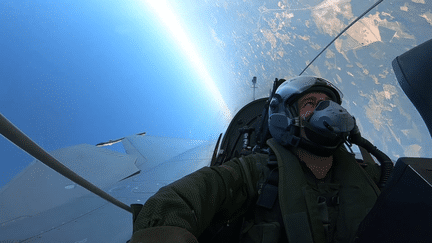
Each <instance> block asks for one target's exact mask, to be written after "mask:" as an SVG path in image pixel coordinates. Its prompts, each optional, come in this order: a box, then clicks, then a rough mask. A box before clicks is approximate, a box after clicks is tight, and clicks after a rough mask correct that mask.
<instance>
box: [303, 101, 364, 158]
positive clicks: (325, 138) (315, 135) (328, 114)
mask: <svg viewBox="0 0 432 243" xmlns="http://www.w3.org/2000/svg"><path fill="white" fill-rule="evenodd" d="M302 126H303V127H304V131H305V135H306V137H307V139H308V140H309V141H310V142H312V143H310V142H309V141H304V143H303V146H302V145H300V146H301V147H308V148H311V146H313V144H315V145H318V146H313V147H321V148H320V149H318V150H316V148H315V149H313V150H312V151H311V152H312V153H317V155H321V156H326V155H330V154H332V152H334V151H335V150H336V148H337V147H338V146H339V145H340V144H341V143H343V142H345V141H347V139H348V136H349V135H350V132H351V131H352V130H353V129H354V127H355V126H356V122H355V118H354V117H353V116H351V114H349V112H348V111H347V110H346V109H345V108H343V107H342V106H341V105H339V104H338V103H336V102H334V101H331V100H326V101H322V102H320V103H319V104H318V105H317V107H316V108H315V110H314V112H313V114H312V115H310V116H309V117H307V118H306V119H305V120H303V121H302ZM305 143H306V144H305ZM308 150H309V149H308ZM324 151H325V152H324Z"/></svg>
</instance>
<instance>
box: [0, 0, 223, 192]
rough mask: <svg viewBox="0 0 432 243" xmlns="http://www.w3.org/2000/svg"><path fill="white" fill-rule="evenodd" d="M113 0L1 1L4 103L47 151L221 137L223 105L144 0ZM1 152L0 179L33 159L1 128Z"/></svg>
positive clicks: (0, 100) (0, 95)
mask: <svg viewBox="0 0 432 243" xmlns="http://www.w3.org/2000/svg"><path fill="white" fill-rule="evenodd" d="M106 3H107V4H102V3H93V2H90V1H80V2H79V3H75V2H74V1H70V2H69V3H68V2H62V3H59V4H57V3H45V2H44V1H39V2H38V1H36V2H30V3H22V4H20V3H0V12H1V14H0V22H1V23H2V24H1V27H0V50H1V53H2V55H0V62H1V65H0V77H1V80H0V82H1V86H2V88H1V89H0V112H1V113H2V114H3V115H4V116H5V117H6V118H8V119H9V120H10V121H11V122H13V123H14V124H15V125H16V126H17V127H18V128H20V129H21V130H22V131H23V132H24V133H26V134H27V135H28V136H29V137H30V138H32V139H33V140H34V141H35V142H36V143H38V144H39V145H41V146H42V147H43V148H45V149H46V150H48V151H52V150H55V149H58V148H62V147H66V146H71V145H76V144H81V143H87V144H97V143H99V142H104V141H108V140H110V139H117V138H121V137H124V136H128V135H132V134H135V133H140V132H147V134H148V135H154V136H168V137H180V138H194V139H215V138H216V136H217V135H218V134H219V133H221V132H222V131H223V126H224V125H225V124H224V122H223V119H222V118H223V114H222V113H223V112H222V111H221V107H220V106H219V105H218V104H217V102H216V100H215V99H214V97H213V94H212V93H211V92H209V91H208V89H207V88H206V87H205V86H206V85H205V82H202V75H200V72H197V70H196V68H195V66H194V65H193V64H192V63H191V61H190V60H189V59H188V57H187V55H185V53H184V52H183V51H182V47H180V46H179V45H178V44H177V42H176V37H175V36H172V33H170V32H169V30H168V29H167V28H166V26H164V25H163V23H162V22H161V21H159V19H158V18H159V16H157V15H156V14H154V13H152V11H149V10H150V8H147V7H146V6H145V5H143V4H139V5H138V4H136V3H133V2H132V3H129V4H125V3H122V4H118V3H116V2H115V1H113V2H106ZM197 48H198V47H197ZM205 57H206V56H205ZM206 61H207V60H206ZM213 71H214V70H213ZM210 75H212V74H211V73H210ZM0 160H1V163H0V171H1V172H0V178H1V179H0V187H1V186H3V185H4V184H5V183H7V182H8V181H9V180H10V179H11V178H13V176H15V175H16V174H17V173H18V172H19V171H21V170H22V169H23V168H24V167H25V166H27V165H28V164H29V163H30V162H32V161H33V159H32V157H31V156H29V155H27V154H26V153H25V152H23V151H21V150H20V149H19V148H17V147H16V146H15V145H13V144H11V143H10V142H9V141H7V140H6V139H5V138H4V137H1V138H0Z"/></svg>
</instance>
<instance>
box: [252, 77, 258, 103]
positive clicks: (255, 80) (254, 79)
mask: <svg viewBox="0 0 432 243" xmlns="http://www.w3.org/2000/svg"><path fill="white" fill-rule="evenodd" d="M256 82H257V77H253V78H252V84H253V86H252V89H253V100H255V89H257V88H258V87H256V86H255V85H256Z"/></svg>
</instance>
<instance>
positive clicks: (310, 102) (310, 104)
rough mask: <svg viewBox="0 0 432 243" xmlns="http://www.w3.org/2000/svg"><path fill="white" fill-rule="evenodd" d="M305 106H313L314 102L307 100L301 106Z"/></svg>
mask: <svg viewBox="0 0 432 243" xmlns="http://www.w3.org/2000/svg"><path fill="white" fill-rule="evenodd" d="M306 106H315V103H314V102H312V101H308V102H306V103H304V104H303V107H306Z"/></svg>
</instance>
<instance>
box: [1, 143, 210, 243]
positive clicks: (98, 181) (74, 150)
mask: <svg viewBox="0 0 432 243" xmlns="http://www.w3.org/2000/svg"><path fill="white" fill-rule="evenodd" d="M122 143H123V146H124V148H125V151H126V153H120V152H116V151H112V150H110V149H107V147H104V148H101V147H96V146H92V145H88V144H81V145H77V146H72V147H67V148H62V149H59V150H56V151H53V152H51V153H50V154H51V155H52V156H53V157H55V158H56V159H58V160H59V161H61V162H62V163H64V165H65V166H67V167H68V168H70V169H72V170H73V171H75V172H76V173H77V174H78V175H80V176H82V177H83V178H85V179H87V180H88V181H90V182H91V183H93V184H94V185H96V186H98V187H99V188H101V189H103V190H104V191H105V192H107V193H108V194H110V195H111V196H113V197H115V198H116V199H118V200H120V201H121V202H123V203H125V204H127V205H130V204H134V203H140V204H144V203H145V201H146V200H147V199H148V198H149V197H150V196H152V195H153V194H154V193H155V192H157V191H158V190H159V188H161V187H163V186H165V185H168V184H169V183H171V182H173V181H175V180H177V179H179V178H181V177H183V176H185V175H187V174H189V173H192V172H194V171H196V170H198V169H200V168H201V167H204V166H208V165H209V164H210V160H211V156H212V153H213V149H214V146H215V143H216V142H215V141H202V140H188V139H177V138H162V137H152V136H137V135H134V136H129V137H126V138H125V139H123V140H122ZM139 171H140V173H139V174H136V173H137V172H139ZM131 235H132V215H131V213H129V212H127V211H125V210H123V209H121V208H118V207H116V206H114V205H113V204H111V203H109V202H107V201H106V200H104V199H102V198H99V197H98V196H96V195H94V194H92V193H91V192H89V191H87V190H86V189H84V188H82V187H81V186H78V185H77V184H76V183H74V182H72V181H71V180H69V179H67V178H65V177H63V176H62V175H60V174H58V173H57V172H55V171H54V170H52V169H51V168H49V167H48V166H46V165H45V164H43V163H41V162H40V161H38V160H35V161H34V162H33V163H31V164H30V165H29V166H28V167H27V168H26V169H24V170H23V171H22V172H21V174H19V175H18V176H16V177H15V178H14V179H13V180H12V181H11V182H10V183H9V184H7V185H6V186H4V187H3V188H2V190H1V191H0V242H3V241H5V242H64V240H65V239H68V242H82V243H83V242H126V241H127V240H129V239H130V237H131Z"/></svg>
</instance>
